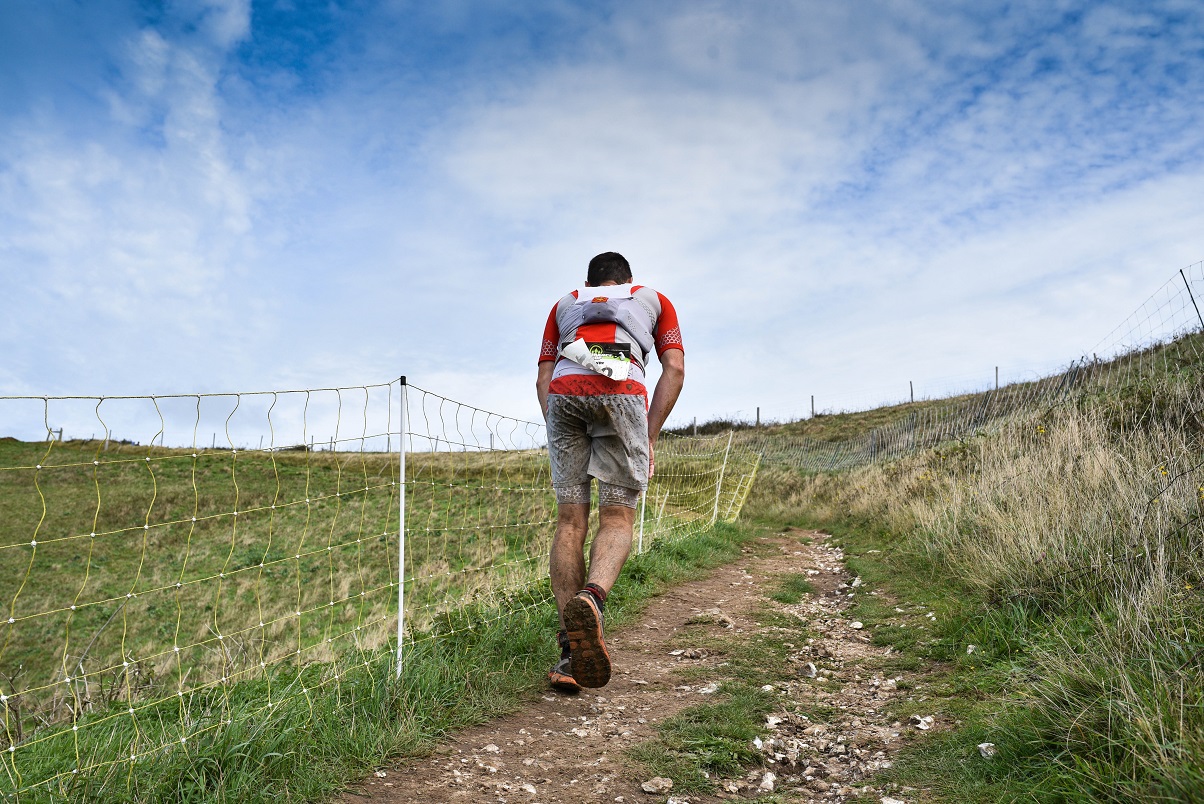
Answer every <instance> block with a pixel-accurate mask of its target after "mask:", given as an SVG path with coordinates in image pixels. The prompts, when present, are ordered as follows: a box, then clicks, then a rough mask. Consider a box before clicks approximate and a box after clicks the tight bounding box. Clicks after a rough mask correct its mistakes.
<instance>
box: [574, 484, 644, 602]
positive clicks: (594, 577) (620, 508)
mask: <svg viewBox="0 0 1204 804" xmlns="http://www.w3.org/2000/svg"><path fill="white" fill-rule="evenodd" d="M598 520H599V524H598V535H597V536H595V537H594V543H593V544H592V545H590V549H589V580H588V581H587V583H594V584H597V585H598V586H600V587H602V589H603V590H604V591H605V592H607V593H608V594H609V593H610V590H611V587H613V586H614V585H615V581H617V580H618V579H619V573H620V572H621V571H622V570H623V565H624V564H625V563H627V556H628V555H629V554H630V553H631V537H632V532H633V530H634V527H635V509H634V508H628V507H627V506H626V505H604V506H602V508H601V509H599V511H598ZM582 586H584V584H582Z"/></svg>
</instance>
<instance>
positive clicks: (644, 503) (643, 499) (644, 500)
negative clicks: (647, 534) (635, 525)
mask: <svg viewBox="0 0 1204 804" xmlns="http://www.w3.org/2000/svg"><path fill="white" fill-rule="evenodd" d="M647 507H648V491H647V490H645V491H644V493H643V494H641V495H640V541H639V544H638V545H637V546H636V548H635V554H636V555H639V554H640V553H643V552H644V510H645V509H646V508H647Z"/></svg>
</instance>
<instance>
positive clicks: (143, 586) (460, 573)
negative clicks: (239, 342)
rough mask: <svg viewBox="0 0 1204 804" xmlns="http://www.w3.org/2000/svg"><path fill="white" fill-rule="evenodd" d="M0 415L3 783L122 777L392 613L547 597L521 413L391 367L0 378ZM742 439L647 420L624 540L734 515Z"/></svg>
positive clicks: (309, 674)
mask: <svg viewBox="0 0 1204 804" xmlns="http://www.w3.org/2000/svg"><path fill="white" fill-rule="evenodd" d="M0 421H3V422H5V423H6V427H8V428H11V429H10V432H16V433H19V434H21V435H22V436H24V437H23V438H21V439H17V438H4V439H0V606H3V608H2V609H0V717H2V720H0V724H2V728H0V797H2V798H3V799H5V800H10V799H11V800H14V801H24V800H62V799H71V798H72V797H73V795H75V794H76V792H77V791H78V790H79V789H81V787H80V786H81V782H82V780H83V779H84V778H85V777H88V778H89V780H90V782H91V783H95V781H96V779H98V778H99V779H101V780H102V782H103V783H104V784H106V785H112V786H116V788H117V789H120V786H121V785H127V786H129V785H131V784H133V782H132V781H131V780H133V779H134V777H135V775H136V773H137V768H138V765H139V763H142V762H146V761H150V760H151V759H152V758H154V757H158V756H161V755H163V754H165V753H167V752H172V751H181V750H183V751H187V750H189V748H190V746H195V745H197V744H198V742H201V741H211V740H216V739H220V734H221V732H222V730H223V729H226V728H228V727H230V726H231V725H232V724H233V723H234V721H235V719H236V718H241V719H243V720H245V719H246V718H247V717H255V718H260V719H263V720H265V721H270V719H271V718H272V717H273V714H274V712H276V711H277V710H278V708H279V707H281V705H282V704H283V703H286V702H288V703H290V704H291V703H295V702H296V701H297V700H303V701H306V702H309V705H310V706H312V702H313V700H314V699H315V696H318V695H321V696H325V697H326V698H328V699H329V698H330V697H333V698H334V699H335V700H345V699H347V698H349V697H352V696H355V695H358V694H360V689H361V686H362V685H361V684H360V682H359V681H355V682H352V681H350V680H349V679H350V677H351V674H352V673H353V672H354V673H355V674H361V675H362V674H364V673H367V674H368V675H369V676H371V675H372V674H374V673H381V672H387V671H383V670H382V668H384V667H386V666H387V665H388V662H385V663H382V661H381V658H382V656H389V655H394V654H395V651H396V648H397V644H398V643H397V637H398V634H399V632H400V633H402V634H403V635H404V636H403V639H404V641H406V642H411V643H412V642H415V641H422V640H430V639H436V638H438V637H440V636H443V635H446V634H449V633H454V632H456V631H458V630H462V629H465V628H471V627H476V626H477V625H480V624H481V623H482V622H488V621H490V620H492V619H497V618H501V617H503V616H514V614H515V612H516V611H517V612H520V613H521V612H522V611H535V610H536V609H538V608H540V607H543V606H549V605H551V602H550V600H551V599H550V594H549V593H548V591H547V583H546V581H545V580H544V577H545V575H546V567H545V562H546V558H547V551H548V547H549V544H550V541H551V537H552V534H553V531H554V528H555V497H554V495H553V493H552V490H551V486H550V478H549V476H548V457H547V452H546V447H545V441H546V436H545V433H544V428H543V424H542V423H538V422H525V421H520V420H517V419H514V418H511V417H506V416H502V415H499V414H496V413H492V412H489V411H486V410H484V409H481V408H478V407H474V406H472V405H468V404H465V403H463V402H459V401H456V400H452V399H449V398H446V397H443V396H441V395H439V394H436V393H433V392H430V391H427V390H424V389H421V388H418V387H415V386H412V385H410V386H407V385H406V384H405V383H404V380H398V381H394V382H391V383H384V384H379V385H367V386H360V387H353V388H330V389H307V390H298V391H276V392H268V393H236V394H220V395H206V394H196V395H169V396H148V397H63V398H53V397H38V398H29V397H0ZM403 422H404V426H403ZM84 433H86V434H87V436H86V437H81V435H80V434H84ZM403 453H404V459H405V460H404V464H403V462H402V457H403ZM758 460H759V459H758V457H757V456H756V455H755V454H753V453H751V452H750V451H748V450H747V449H742V448H739V447H735V446H733V445H732V443H731V439H730V437H724V438H713V439H698V440H694V439H674V438H671V437H666V438H665V439H663V440H662V441H661V443H660V445H659V449H658V465H657V472H656V476H655V478H654V479H653V482H652V484H651V486H650V489H649V493H648V504H646V505H645V506H643V509H642V510H643V516H642V517H641V521H640V534H641V540H642V541H641V545H642V546H645V547H646V546H647V545H649V544H651V543H652V542H654V541H656V540H667V539H677V538H681V537H683V536H686V535H689V534H691V533H696V532H698V531H700V530H703V529H705V528H707V527H710V526H711V525H712V524H713V523H714V522H716V521H721V520H730V519H733V518H734V517H735V516H737V515H738V513H739V510H740V506H741V505H742V503H743V500H744V497H745V496H746V495H747V492H748V488H749V486H750V485H751V482H752V477H753V475H754V473H755V470H756V465H757V461H758ZM403 466H404V467H405V471H404V473H403V471H402V467H403ZM403 492H404V499H405V512H406V513H405V523H406V524H405V528H404V533H403V530H402V528H401V527H400V525H399V522H400V521H401V520H400V516H401V511H402V498H403ZM403 536H404V538H403ZM402 558H404V565H403V564H402V563H401V559H402ZM402 566H404V575H402V573H401V572H400V570H401V567H402ZM399 578H402V580H401V581H399ZM399 583H400V584H401V587H400V589H399ZM402 590H404V592H403V594H401V595H399V591H402ZM399 601H401V602H404V611H405V617H404V623H403V626H404V627H403V628H402V629H399V628H398V620H399V618H398V612H399ZM469 609H471V610H472V611H473V616H472V617H466V616H465V615H464V612H465V611H467V610H469ZM359 677H360V676H358V675H357V676H356V678H359Z"/></svg>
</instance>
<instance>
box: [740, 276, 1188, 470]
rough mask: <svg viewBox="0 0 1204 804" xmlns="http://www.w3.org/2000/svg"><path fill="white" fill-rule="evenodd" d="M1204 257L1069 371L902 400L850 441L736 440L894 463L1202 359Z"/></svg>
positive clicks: (820, 465) (779, 461)
mask: <svg viewBox="0 0 1204 804" xmlns="http://www.w3.org/2000/svg"><path fill="white" fill-rule="evenodd" d="M1201 302H1204V262H1198V263H1194V264H1193V265H1190V266H1188V267H1186V268H1184V269H1182V270H1180V271H1179V272H1177V273H1176V274H1175V275H1174V276H1172V277H1171V278H1170V279H1168V280H1167V281H1166V282H1165V283H1164V284H1163V285H1162V287H1160V288H1158V290H1157V291H1155V292H1154V293H1153V294H1152V295H1151V296H1150V297H1149V298H1148V299H1147V300H1146V301H1145V302H1143V303H1142V305H1141V306H1140V307H1138V309H1137V310H1135V311H1134V312H1133V313H1132V314H1131V315H1129V316H1128V317H1127V318H1126V319H1125V320H1124V321H1122V322H1121V323H1120V324H1119V325H1117V326H1116V327H1115V328H1114V329H1113V330H1112V331H1111V332H1110V333H1108V334H1107V335H1106V336H1104V338H1103V339H1102V340H1101V341H1100V342H1099V343H1097V344H1096V345H1095V346H1094V347H1093V348H1092V349H1091V351H1090V352H1088V353H1087V354H1086V355H1084V356H1082V357H1080V358H1078V359H1076V360H1074V361H1072V362H1071V363H1070V365H1069V366H1068V367H1067V368H1066V369H1065V370H1064V371H1062V372H1059V373H1056V374H1052V375H1050V376H1047V377H1043V378H1041V379H1038V380H1034V381H1031V382H1022V383H1013V384H1010V385H1005V386H1004V387H1002V388H999V389H995V390H989V391H983V392H980V393H975V394H968V395H965V396H962V397H957V398H954V399H951V400H949V401H947V402H944V403H940V404H933V403H921V404H920V405H915V404H910V405H897V406H893V407H889V408H884V409H883V410H887V411H896V413H897V415H896V417H895V419H894V420H893V421H891V422H889V423H887V424H884V425H882V426H879V427H874V428H872V429H870V430H868V431H866V432H864V433H860V434H858V435H856V436H853V437H851V438H847V439H838V440H825V439H820V438H815V437H813V436H807V435H801V434H794V433H791V432H790V431H789V426H787V427H774V428H766V429H765V430H762V429H760V428H755V429H741V430H738V431H737V434H736V442H737V443H739V444H741V445H744V446H746V447H748V448H749V449H752V450H754V451H756V452H757V453H758V454H760V455H761V456H762V458H763V460H764V461H765V463H766V464H767V465H780V466H789V467H793V468H797V469H801V470H803V471H808V472H834V471H841V470H845V469H852V468H855V467H858V466H864V465H865V464H868V463H873V462H876V461H889V460H895V459H897V458H900V457H902V456H904V455H908V454H911V453H913V452H915V451H917V450H924V449H929V448H932V447H935V446H937V445H939V444H942V443H946V442H949V441H955V440H958V439H963V438H966V437H967V436H970V435H973V434H974V433H976V432H979V431H981V430H983V429H988V428H991V427H994V426H996V425H997V424H998V423H1000V422H1002V421H1004V420H1006V419H1007V418H1008V417H1011V416H1015V415H1018V414H1029V413H1032V412H1034V411H1038V410H1040V409H1041V408H1042V407H1049V406H1052V405H1055V404H1058V403H1060V402H1062V401H1065V400H1068V399H1071V398H1072V397H1073V396H1074V394H1076V393H1086V392H1090V391H1091V390H1092V389H1094V391H1095V392H1098V393H1105V392H1108V391H1112V390H1115V389H1117V388H1118V387H1120V386H1122V385H1125V384H1132V383H1135V382H1141V381H1142V379H1143V378H1146V377H1150V376H1155V375H1156V376H1166V375H1168V374H1173V373H1174V372H1175V371H1178V370H1180V369H1181V368H1183V367H1186V366H1191V365H1199V364H1200V362H1201V359H1202V357H1204V338H1201V337H1199V333H1201V332H1202V331H1204V314H1202V313H1201V308H1200V306H1199V305H1200V303H1201Z"/></svg>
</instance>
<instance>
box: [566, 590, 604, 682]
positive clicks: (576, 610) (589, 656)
mask: <svg viewBox="0 0 1204 804" xmlns="http://www.w3.org/2000/svg"><path fill="white" fill-rule="evenodd" d="M564 629H565V631H567V632H568V636H569V650H570V652H571V653H572V670H573V678H575V679H576V680H577V683H578V684H580V685H581V686H583V687H605V686H606V682H608V681H610V654H608V653H607V652H606V643H605V642H603V641H602V609H601V607H600V606H599V605H598V602H597V600H596V599H595V598H594V596H593V595H592V594H590V593H589V592H585V591H582V592H578V593H577V596H576V597H574V598H573V599H572V600H570V601H569V602H568V603H566V604H565V605H564Z"/></svg>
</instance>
